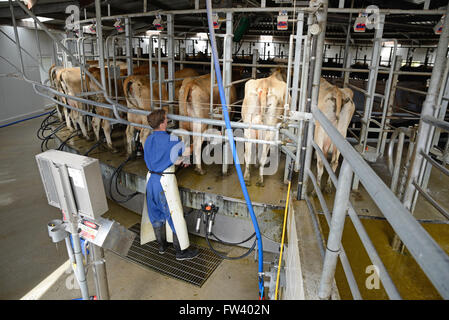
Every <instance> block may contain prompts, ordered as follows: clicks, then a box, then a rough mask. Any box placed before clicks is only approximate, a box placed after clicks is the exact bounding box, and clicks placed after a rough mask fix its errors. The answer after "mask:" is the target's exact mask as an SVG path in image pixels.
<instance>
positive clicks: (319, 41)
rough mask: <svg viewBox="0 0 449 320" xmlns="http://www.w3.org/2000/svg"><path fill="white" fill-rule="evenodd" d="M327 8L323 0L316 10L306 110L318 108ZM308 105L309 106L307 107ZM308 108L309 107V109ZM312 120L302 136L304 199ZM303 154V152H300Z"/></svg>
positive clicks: (301, 187)
mask: <svg viewBox="0 0 449 320" xmlns="http://www.w3.org/2000/svg"><path fill="white" fill-rule="evenodd" d="M327 8H328V1H326V0H324V1H323V2H322V9H321V10H318V11H317V12H316V18H317V23H318V25H319V27H320V34H319V35H318V36H315V37H314V38H315V39H312V55H311V59H310V60H311V62H312V65H313V68H311V69H310V76H311V78H310V80H311V81H312V86H311V88H310V89H308V90H309V93H310V95H308V99H310V100H308V104H307V107H306V112H310V110H313V109H315V108H318V95H319V90H320V80H321V66H322V64H323V49H324V39H325V36H326V22H327ZM312 23H313V22H312V19H311V17H310V16H309V20H308V25H309V31H308V32H310V25H311V24H312ZM309 106H310V107H309ZM309 108H310V109H309ZM314 127H315V125H314V123H313V121H308V122H306V123H305V126H304V138H303V143H307V146H306V147H307V149H306V153H305V158H304V156H301V158H302V159H301V160H302V161H301V171H300V175H299V181H298V192H297V198H298V199H304V198H305V195H306V192H307V180H308V179H307V174H306V172H307V171H306V170H307V169H309V168H310V163H311V161H312V151H313V148H312V140H313V130H314ZM302 154H304V153H302Z"/></svg>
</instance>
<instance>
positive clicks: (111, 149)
mask: <svg viewBox="0 0 449 320" xmlns="http://www.w3.org/2000/svg"><path fill="white" fill-rule="evenodd" d="M109 151H111V153H114V154H115V153H119V150H118V149H116V148H113V147H109Z"/></svg>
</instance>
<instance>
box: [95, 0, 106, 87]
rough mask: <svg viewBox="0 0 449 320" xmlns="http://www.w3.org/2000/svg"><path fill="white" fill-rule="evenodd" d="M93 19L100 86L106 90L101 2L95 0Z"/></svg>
mask: <svg viewBox="0 0 449 320" xmlns="http://www.w3.org/2000/svg"><path fill="white" fill-rule="evenodd" d="M95 18H96V31H97V50H98V65H99V67H100V75H101V85H102V86H103V88H104V89H106V77H105V73H104V50H103V49H104V47H103V26H102V25H101V2H100V0H95Z"/></svg>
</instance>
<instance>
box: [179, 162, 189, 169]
mask: <svg viewBox="0 0 449 320" xmlns="http://www.w3.org/2000/svg"><path fill="white" fill-rule="evenodd" d="M181 166H182V167H183V168H187V167H189V166H190V163H184V162H183V163H181Z"/></svg>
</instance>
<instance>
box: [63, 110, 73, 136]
mask: <svg viewBox="0 0 449 320" xmlns="http://www.w3.org/2000/svg"><path fill="white" fill-rule="evenodd" d="M64 117H65V124H66V126H67V128H68V129H69V130H70V132H73V131H74V130H75V129H74V128H73V127H72V119H71V115H70V114H69V110H68V109H67V108H64ZM73 125H74V126H75V127H76V124H75V123H73Z"/></svg>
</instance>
